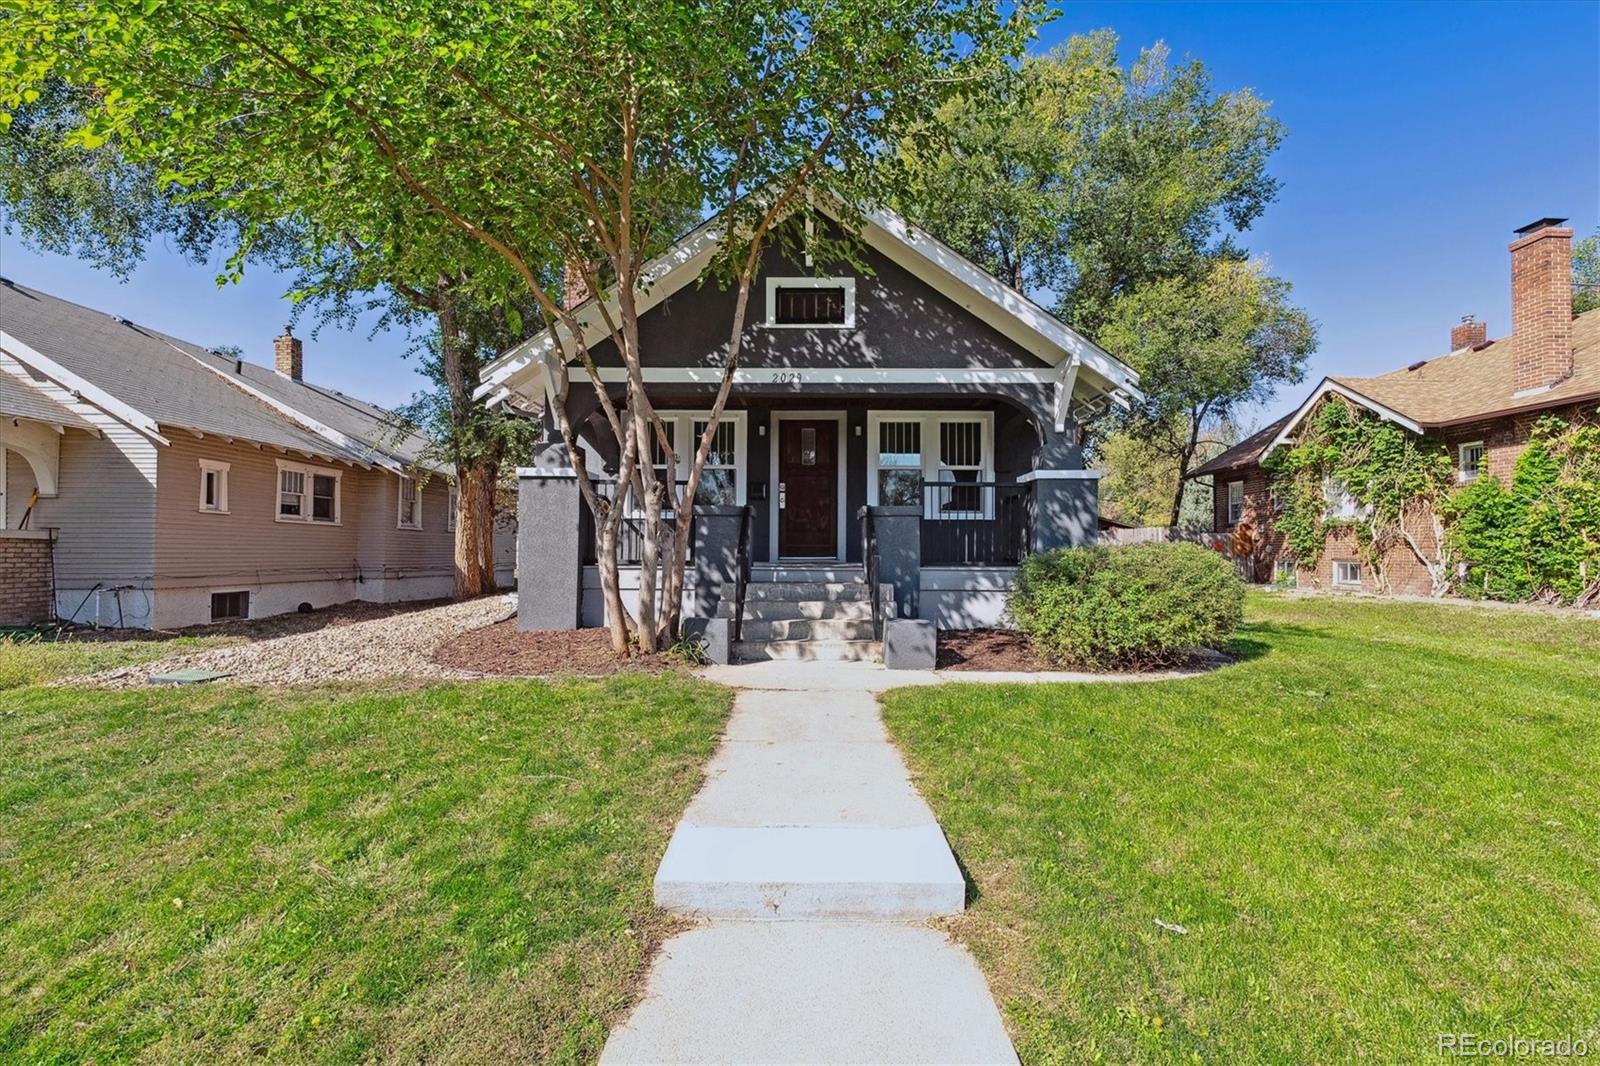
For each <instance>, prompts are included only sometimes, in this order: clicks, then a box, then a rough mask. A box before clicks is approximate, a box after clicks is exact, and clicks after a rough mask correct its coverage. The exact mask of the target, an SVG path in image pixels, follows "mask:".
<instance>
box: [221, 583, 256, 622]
mask: <svg viewBox="0 0 1600 1066" xmlns="http://www.w3.org/2000/svg"><path fill="white" fill-rule="evenodd" d="M249 617H250V593H248V592H245V591H242V590H241V591H239V592H213V593H212V594H211V620H212V621H213V622H225V621H227V620H228V619H230V618H249Z"/></svg>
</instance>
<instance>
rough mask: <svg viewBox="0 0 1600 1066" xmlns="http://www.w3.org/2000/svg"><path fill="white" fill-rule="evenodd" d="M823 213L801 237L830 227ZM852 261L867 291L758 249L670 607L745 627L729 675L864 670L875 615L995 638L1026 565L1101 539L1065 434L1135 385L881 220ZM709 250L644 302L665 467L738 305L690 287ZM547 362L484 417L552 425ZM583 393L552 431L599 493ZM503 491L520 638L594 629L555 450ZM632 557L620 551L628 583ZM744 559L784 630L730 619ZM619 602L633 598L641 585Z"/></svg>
mask: <svg viewBox="0 0 1600 1066" xmlns="http://www.w3.org/2000/svg"><path fill="white" fill-rule="evenodd" d="M817 211H818V215H819V217H818V218H816V219H814V220H813V224H817V225H824V226H826V225H833V224H835V223H834V221H833V220H832V219H831V218H829V217H828V215H827V213H826V210H825V209H823V208H818V209H817ZM793 224H796V225H798V224H799V223H798V222H795V223H793ZM861 239H862V243H863V246H864V247H863V251H862V257H863V259H864V265H865V268H866V269H862V270H859V271H848V272H847V271H839V270H836V271H831V272H830V271H826V270H824V269H823V268H822V265H821V264H814V263H807V262H803V261H802V262H796V261H793V260H791V259H790V258H788V257H787V256H786V255H785V253H784V252H783V251H781V250H780V249H779V248H778V247H776V246H772V247H768V248H767V249H766V250H765V251H764V253H763V254H764V258H763V260H762V263H761V269H760V274H759V277H757V279H756V281H755V284H754V286H753V288H752V292H751V298H750V307H749V314H748V322H749V324H748V326H747V327H746V329H745V331H744V336H743V340H742V344H743V352H742V354H741V357H740V365H739V368H738V369H737V371H736V373H735V377H734V385H733V391H732V396H731V399H730V402H729V404H728V410H727V412H726V414H725V416H724V418H723V420H722V423H721V426H720V428H719V429H718V431H717V433H718V436H717V443H716V447H715V449H714V451H713V454H712V461H711V462H710V463H709V464H708V467H707V471H706V478H705V483H704V484H703V486H702V489H701V493H700V499H699V501H698V502H697V505H696V507H695V513H694V516H693V520H694V522H695V527H696V528H695V538H694V544H693V549H692V552H693V563H692V573H691V576H690V580H689V582H687V584H689V585H690V586H692V587H690V588H688V589H687V590H686V596H685V600H686V602H685V605H684V608H685V617H686V618H700V619H705V618H712V617H716V616H719V615H720V616H721V617H722V618H723V619H725V620H729V621H732V622H733V623H734V629H735V635H736V636H737V635H739V632H740V630H741V627H747V628H743V631H742V635H743V637H744V638H745V639H744V640H743V642H742V645H743V646H742V647H740V648H736V649H733V652H732V653H733V654H744V655H750V656H757V655H780V654H781V655H797V656H806V657H818V656H821V655H824V654H827V655H839V656H871V655H875V654H877V650H878V649H877V646H876V644H875V642H874V638H875V637H877V636H878V634H879V633H880V632H881V618H882V616H884V615H888V616H891V617H906V618H921V619H927V620H930V621H932V622H934V623H936V624H937V625H940V626H947V627H949V626H975V625H988V624H993V623H995V622H998V621H999V620H1000V619H1001V617H1002V614H1003V612H1004V606H1005V594H1006V592H1007V590H1008V589H1009V588H1010V585H1011V579H1012V575H1013V573H1014V571H1015V568H1016V565H1017V563H1018V562H1019V560H1020V559H1021V557H1022V556H1023V555H1025V554H1027V553H1028V552H1030V551H1037V550H1040V549H1045V548H1051V547H1055V546H1057V545H1066V544H1080V543H1088V542H1091V541H1093V540H1095V539H1096V538H1097V537H1098V535H1099V517H1098V487H1097V482H1096V478H1098V476H1099V475H1098V473H1097V472H1096V471H1092V470H1089V469H1086V467H1085V465H1084V461H1083V451H1082V447H1081V441H1080V436H1079V431H1078V425H1079V422H1080V420H1081V419H1082V418H1083V417H1084V416H1086V415H1087V414H1089V413H1091V412H1096V411H1100V410H1104V409H1105V406H1106V405H1107V404H1108V403H1112V402H1118V401H1121V402H1124V403H1126V402H1127V398H1128V397H1130V396H1137V377H1136V375H1135V374H1134V373H1133V371H1131V370H1130V369H1129V368H1128V367H1127V366H1125V365H1124V364H1122V363H1121V362H1119V361H1118V360H1117V359H1115V358H1114V357H1112V356H1111V355H1109V354H1108V353H1106V352H1104V351H1102V350H1101V349H1100V348H1099V347H1097V346H1096V345H1095V344H1094V343H1093V342H1092V341H1090V340H1089V339H1088V338H1086V337H1083V336H1082V335H1080V334H1078V333H1076V332H1075V331H1073V330H1072V329H1070V328H1068V327H1067V326H1066V325H1065V324H1063V323H1062V322H1061V321H1059V320H1058V319H1056V318H1055V317H1053V316H1052V315H1050V314H1049V313H1047V312H1046V311H1044V310H1043V309H1042V308H1040V307H1039V306H1038V305H1036V304H1034V303H1033V302H1031V301H1030V300H1028V299H1027V298H1026V297H1024V296H1023V295H1022V294H1020V293H1019V292H1017V291H1015V290H1014V289H1012V288H1010V287H1008V286H1006V285H1004V284H1002V283H1001V282H1000V281H998V280H996V279H995V278H994V277H992V276H990V275H989V274H987V273H985V272H984V271H983V270H981V269H979V268H978V267H977V266H975V265H974V264H973V263H971V262H970V261H968V260H967V259H965V258H964V257H962V256H961V255H959V254H958V253H956V252H955V251H954V250H953V249H951V248H950V247H948V246H947V245H945V244H943V243H941V242H940V241H938V240H936V239H934V238H933V237H931V236H929V235H928V234H926V233H923V232H921V231H919V230H917V229H916V228H915V227H913V226H912V225H910V224H909V223H907V222H906V221H905V220H904V219H902V218H900V217H899V216H897V215H895V214H893V213H892V212H888V211H874V212H871V213H869V214H868V215H867V216H866V219H865V222H864V225H863V227H862V230H861ZM716 244H717V232H716V228H715V223H714V221H713V222H710V223H707V224H706V225H704V226H702V227H700V228H699V229H698V230H696V231H695V232H693V233H691V234H690V235H689V236H688V237H687V238H685V239H684V240H683V241H682V242H680V243H679V244H678V245H676V246H675V247H673V248H672V249H670V250H669V251H668V252H667V253H666V254H664V255H663V256H662V257H660V259H658V260H657V261H656V262H654V263H653V264H652V265H651V267H650V274H649V278H650V283H649V284H648V285H644V286H641V288H640V292H639V296H638V298H639V300H640V301H641V304H640V306H641V308H642V310H643V314H642V316H641V320H640V331H641V342H640V344H641V351H642V352H643V359H644V367H643V373H644V380H645V384H646V387H647V388H648V389H649V390H650V392H651V394H652V401H653V404H654V406H655V408H656V409H657V410H658V411H660V412H663V413H664V417H665V418H666V420H667V428H668V432H669V433H670V435H671V437H672V439H673V441H674V446H675V447H682V446H683V444H684V443H685V442H688V441H689V440H690V439H691V438H694V437H695V436H696V435H697V434H699V433H700V432H701V431H702V429H703V427H704V424H705V417H706V411H707V409H708V408H709V406H710V403H711V400H712V397H713V396H714V394H715V391H716V388H717V384H718V382H719V380H720V376H721V374H722V370H721V365H722V362H723V357H724V354H725V349H726V345H727V342H728V331H729V329H730V327H731V324H732V321H733V316H732V312H733V304H734V299H735V296H734V293H733V291H732V290H731V289H723V288H720V287H719V286H718V285H717V284H716V283H715V282H712V281H710V280H706V281H704V283H701V282H702V277H701V275H702V272H703V271H704V270H705V268H706V266H707V264H708V261H709V259H710V257H711V254H712V252H713V250H714V249H715V247H716ZM802 258H804V257H802ZM614 298H615V297H614V295H608V296H607V299H608V300H614ZM575 317H576V318H577V320H578V321H579V322H580V323H581V324H582V326H583V329H584V332H585V343H586V344H587V345H588V346H589V347H590V349H591V351H592V352H593V353H594V356H595V360H596V362H597V364H598V366H599V368H600V374H601V377H602V380H603V381H604V382H605V384H606V387H607V389H608V390H609V391H610V393H611V395H612V396H613V397H614V398H615V399H617V400H618V401H619V403H620V401H621V400H622V398H623V396H624V387H623V380H624V378H623V368H622V365H621V361H620V359H619V358H618V356H617V353H616V352H615V350H614V349H613V347H612V345H611V342H610V340H609V335H608V333H607V330H606V328H605V324H604V316H603V315H602V313H601V310H600V308H599V306H598V303H597V301H595V300H589V301H588V302H587V303H584V304H582V305H580V306H578V307H577V308H576V309H575ZM561 343H562V346H563V347H562V350H561V351H557V350H556V349H555V342H553V341H552V340H551V338H550V337H549V335H548V334H541V335H540V336H539V337H538V338H535V339H533V340H531V341H529V342H527V343H525V344H523V345H521V346H519V347H518V348H516V349H513V350H512V351H510V352H508V353H506V354H505V355H504V356H503V357H501V358H500V359H499V360H498V361H496V362H495V363H494V364H493V365H492V366H491V367H490V368H489V369H488V370H487V371H486V374H485V384H484V386H483V388H484V390H485V392H486V394H488V395H490V396H491V397H492V398H493V399H494V400H495V401H497V402H511V403H518V404H523V405H526V406H528V407H530V408H533V409H543V408H544V406H545V405H546V404H550V403H554V402H555V397H554V393H553V391H552V389H551V381H552V372H553V369H554V367H555V365H556V364H555V361H556V360H560V359H568V360H570V359H571V358H572V357H573V351H574V346H573V345H572V342H571V340H570V339H569V338H566V337H565V335H563V339H562V341H561ZM588 380H589V379H588V376H587V374H586V372H585V371H583V370H582V368H581V367H579V368H575V369H574V370H573V371H572V381H573V386H572V388H571V389H570V391H569V399H568V401H567V404H568V406H567V410H568V414H569V416H570V418H571V420H572V423H573V424H574V425H575V426H577V427H579V432H580V438H581V443H582V444H583V446H584V447H585V448H586V449H588V450H590V453H591V455H592V456H593V458H594V459H597V460H598V463H597V464H596V466H597V467H598V468H603V470H604V475H603V476H611V477H614V476H615V474H616V470H617V460H618V448H617V444H616V442H615V439H614V438H613V437H612V434H611V433H610V430H609V427H608V426H607V424H606V423H605V421H604V418H603V416H602V415H601V414H600V413H598V411H597V407H598V400H597V399H596V397H595V395H594V390H593V388H592V387H591V386H590V385H589V384H588ZM546 424H547V425H553V424H554V419H548V420H547V421H546ZM684 454H685V455H686V456H687V454H688V453H687V452H685V453H684ZM655 458H656V460H657V462H658V464H659V463H663V462H664V460H665V455H664V454H657V455H656V456H655ZM518 474H519V486H520V491H521V497H522V500H521V505H520V507H521V510H520V516H519V524H520V527H521V528H520V533H519V537H520V540H521V546H520V550H521V551H523V552H528V553H535V554H537V555H538V556H539V557H540V558H541V559H545V560H548V561H549V563H550V565H548V566H545V567H541V569H540V572H539V573H538V574H537V575H529V574H524V575H523V583H522V585H521V587H520V589H519V597H520V611H519V619H520V624H521V625H522V626H523V627H524V628H529V629H555V628H573V627H576V626H595V625H600V624H602V623H603V621H604V610H603V606H602V600H601V597H600V593H599V582H598V577H597V573H596V570H595V567H594V562H595V552H594V546H593V533H592V530H591V529H590V522H589V519H588V515H587V513H586V512H587V508H586V507H585V505H584V504H583V503H582V500H581V497H580V495H579V489H578V486H577V483H576V478H575V474H574V470H573V468H572V463H571V461H570V459H569V457H568V456H567V454H566V451H565V448H564V447H563V446H562V445H561V444H560V443H559V440H558V439H557V437H556V435H555V434H552V439H551V440H550V442H549V443H547V444H546V445H545V446H544V447H543V450H542V451H541V452H540V454H539V456H538V458H537V459H536V461H535V462H534V464H533V465H532V466H530V467H528V468H525V469H523V470H520V471H519V472H518ZM625 532H626V531H625ZM636 549H637V546H636V545H628V544H625V545H624V552H625V557H624V560H623V561H624V562H625V563H637V561H638V560H637V550H636ZM745 551H747V552H748V555H749V557H750V558H751V559H752V560H753V566H752V571H751V577H750V582H751V583H753V584H766V585H772V586H774V587H772V588H766V589H762V590H760V592H759V596H753V597H752V598H753V599H760V600H762V601H767V600H773V601H779V602H784V603H792V604H794V605H795V606H792V607H787V608H778V607H773V606H771V605H770V604H769V605H767V606H766V607H762V608H757V607H754V606H750V605H746V606H747V612H738V611H737V607H736V605H737V604H738V603H739V602H741V601H742V600H743V596H742V592H743V591H744V590H743V589H742V588H741V584H742V583H741V580H740V578H739V575H738V573H737V570H738V568H737V567H736V565H735V561H736V560H737V559H738V558H739V557H740V556H741V554H743V553H744V552H745ZM869 564H871V565H875V567H876V572H877V574H878V575H879V577H880V579H881V582H883V583H889V584H892V585H893V586H894V589H893V595H892V596H891V597H889V599H888V600H887V601H885V599H884V598H883V597H882V595H881V592H880V590H878V589H864V587H863V584H862V583H863V581H864V573H865V571H866V568H867V566H868V565H869ZM623 578H624V582H625V584H627V583H629V582H631V583H632V586H633V587H635V588H636V586H637V581H638V570H637V567H636V566H633V567H629V568H628V569H627V570H626V571H625V572H624V575H623ZM859 597H866V598H870V599H875V600H876V601H877V606H878V615H879V620H878V621H877V622H873V621H872V620H866V621H865V622H864V621H863V619H862V618H860V617H856V616H855V615H856V613H857V612H858V611H859V610H860V609H861V608H860V607H859V605H852V604H850V603H848V602H837V601H848V600H850V599H852V598H859ZM808 599H809V600H812V601H815V602H808ZM763 612H764V613H765V615H766V616H767V617H757V615H758V614H762V613H763ZM783 613H787V617H784V618H778V617H772V616H775V615H778V614H783ZM780 623H781V624H780ZM868 625H870V626H871V630H870V632H869V631H867V626H868Z"/></svg>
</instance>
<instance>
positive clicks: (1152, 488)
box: [1094, 420, 1243, 529]
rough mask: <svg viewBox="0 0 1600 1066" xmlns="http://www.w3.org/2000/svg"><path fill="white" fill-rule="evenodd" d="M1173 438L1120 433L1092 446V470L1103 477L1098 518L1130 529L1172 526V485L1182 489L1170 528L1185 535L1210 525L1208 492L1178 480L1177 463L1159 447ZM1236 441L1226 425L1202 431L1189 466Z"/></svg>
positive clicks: (1234, 431)
mask: <svg viewBox="0 0 1600 1066" xmlns="http://www.w3.org/2000/svg"><path fill="white" fill-rule="evenodd" d="M1178 436H1181V434H1180V433H1178V432H1175V431H1173V430H1171V429H1167V430H1164V431H1162V432H1159V433H1153V434H1152V433H1148V432H1138V431H1135V430H1134V429H1133V428H1131V427H1124V428H1120V429H1114V430H1112V431H1111V432H1109V433H1107V434H1106V435H1105V436H1104V437H1102V438H1101V439H1100V440H1098V441H1096V442H1095V444H1094V458H1095V465H1096V466H1097V467H1098V468H1099V469H1100V470H1102V471H1104V473H1105V476H1104V477H1102V478H1101V479H1100V513H1101V514H1103V515H1105V516H1106V517H1107V518H1110V519H1113V520H1115V521H1118V522H1126V523H1128V524H1129V525H1134V526H1159V525H1166V524H1173V523H1171V516H1172V486H1173V485H1175V484H1178V485H1182V486H1183V502H1182V504H1181V506H1180V507H1179V511H1178V521H1177V522H1176V523H1175V524H1176V525H1179V526H1182V527H1184V528H1186V529H1208V528H1210V526H1211V524H1212V522H1213V521H1214V514H1213V509H1212V497H1211V492H1210V491H1209V490H1208V489H1207V488H1206V487H1205V486H1204V485H1201V484H1199V483H1197V482H1196V481H1194V480H1192V479H1191V480H1184V479H1182V478H1181V477H1180V476H1179V473H1178V461H1177V459H1176V458H1175V457H1174V456H1173V455H1172V453H1171V451H1170V450H1169V449H1166V448H1163V447H1162V446H1161V445H1160V443H1159V442H1160V441H1161V440H1169V439H1173V438H1176V437H1178ZM1242 436H1243V434H1242V433H1241V432H1240V431H1239V428H1238V427H1237V426H1236V425H1234V424H1233V423H1232V422H1231V421H1228V420H1223V421H1221V422H1218V423H1217V424H1215V425H1209V426H1206V427H1204V428H1203V429H1202V430H1201V435H1200V441H1199V446H1198V447H1197V448H1196V450H1195V455H1194V462H1193V465H1195V466H1198V465H1200V464H1202V463H1205V462H1207V461H1209V460H1211V459H1213V458H1215V457H1216V456H1218V455H1221V454H1222V452H1223V451H1224V450H1226V449H1227V448H1229V447H1231V446H1232V445H1233V444H1235V443H1237V442H1238V440H1239V439H1240V438H1241V437H1242Z"/></svg>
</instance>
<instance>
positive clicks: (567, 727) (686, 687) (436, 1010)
mask: <svg viewBox="0 0 1600 1066" xmlns="http://www.w3.org/2000/svg"><path fill="white" fill-rule="evenodd" d="M98 650H99V649H96V651H98ZM77 668H78V667H74V669H77ZM728 702H729V697H728V694H727V692H726V690H723V689H720V688H717V687H714V686H710V685H706V684H704V683H700V682H696V681H692V680H689V679H685V678H681V677H664V678H642V677H618V678H613V679H609V680H606V681H603V682H569V683H551V684H546V683H540V682H519V683H504V684H501V683H484V684H471V685H439V686H434V687H428V688H414V689H393V688H390V689H369V690H349V689H323V690H302V691H296V692H281V693H275V692H268V691H262V690H255V689H248V688H239V687H219V688H205V689H199V690H194V689H190V690H183V691H173V690H137V691H130V692H88V691H83V690H73V689H43V688H25V689H18V690H13V691H11V692H9V693H5V694H0V751H3V752H4V753H5V757H4V759H3V760H0V1060H3V1061H26V1062H80V1061H89V1060H93V1061H96V1062H101V1063H105V1062H115V1061H127V1060H134V1059H139V1060H145V1061H163V1062H165V1061H172V1062H185V1061H187V1062H207V1063H212V1062H221V1063H228V1062H242V1061H313V1062H364V1061H372V1060H384V1061H422V1060H432V1061H450V1062H489V1061H493V1062H501V1061H506V1060H511V1059H521V1060H529V1059H536V1060H540V1061H556V1062H578V1061H592V1060H593V1059H594V1058H595V1056H596V1055H597V1054H598V1052H599V1050H600V1047H601V1044H602V1042H603V1040H604V1036H605V1030H606V1026H607V1024H608V1023H609V1022H610V1021H612V1020H613V1019H615V1018H616V1017H617V1015H618V1014H619V1013H620V1012H621V1011H622V1010H624V1009H625V1008H626V1006H627V1003H628V1001H629V997H630V996H631V995H632V993H633V989H634V987H635V982H636V981H637V980H638V978H639V977H640V976H641V974H642V969H643V966H644V964H645V962H646V960H647V958H648V954H649V952H650V951H651V949H652V947H653V945H654V944H655V943H656V942H657V941H658V940H659V938H660V937H661V936H662V935H663V933H664V932H665V929H664V926H663V921H664V919H663V918H661V917H660V916H659V914H658V913H657V912H656V911H654V909H653V908H652V905H651V900H650V882H651V877H652V875H653V874H654V871H655V866H656V864H657V862H658V861H659V859H660V856H661V853H662V852H663V851H664V850H665V846H666V841H667V836H668V834H669V833H670V830H671V826H672V823H673V821H674V820H675V818H676V817H677V815H678V814H679V813H680V812H681V810H682V808H683V807H684V805H685V804H686V803H687V801H688V799H689V797H690V795H691V794H692V792H693V791H694V789H695V787H696V786H697V784H698V782H699V777H700V767H701V765H702V763H703V762H704V760H705V759H706V758H707V756H708V755H709V754H710V752H711V749H712V747H713V743H714V740H715V736H716V734H717V732H718V731H719V730H720V727H721V724H722V722H723V721H724V718H725V716H726V713H727V709H728Z"/></svg>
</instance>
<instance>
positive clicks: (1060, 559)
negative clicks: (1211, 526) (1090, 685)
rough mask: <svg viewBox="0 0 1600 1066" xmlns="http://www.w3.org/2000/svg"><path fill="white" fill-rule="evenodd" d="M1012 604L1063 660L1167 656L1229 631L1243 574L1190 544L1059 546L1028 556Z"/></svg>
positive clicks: (1022, 623)
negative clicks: (1240, 575)
mask: <svg viewBox="0 0 1600 1066" xmlns="http://www.w3.org/2000/svg"><path fill="white" fill-rule="evenodd" d="M1011 614H1012V617H1014V618H1015V619H1016V620H1017V625H1018V627H1019V628H1020V629H1021V630H1022V632H1023V633H1025V634H1027V636H1028V638H1029V639H1030V640H1031V641H1032V642H1033V644H1034V646H1035V647H1036V648H1038V649H1039V650H1040V651H1041V652H1042V653H1044V654H1045V655H1048V656H1050V657H1051V658H1052V659H1055V660H1056V661H1058V662H1061V663H1063V664H1066V665H1070V666H1081V667H1090V668H1097V669H1103V668H1111V667H1147V666H1163V665H1169V664H1171V663H1174V662H1177V661H1179V660H1181V659H1182V658H1183V657H1184V656H1185V655H1186V654H1187V653H1188V652H1190V651H1192V650H1194V649H1196V648H1216V647H1219V646H1220V645H1221V644H1222V643H1223V642H1224V641H1226V640H1227V639H1228V637H1229V636H1231V635H1232V633H1233V631H1234V630H1235V629H1237V628H1238V626H1239V623H1240V622H1241V621H1242V620H1243V617H1244V582H1242V581H1241V580H1239V577H1238V575H1237V574H1235V573H1234V570H1233V567H1232V565H1231V564H1230V563H1229V562H1228V561H1227V560H1226V559H1223V558H1222V557H1221V556H1219V555H1217V554H1216V553H1215V552H1210V551H1207V550H1206V549H1204V548H1201V547H1199V546H1198V545H1194V544H1138V545H1132V546H1129V547H1126V548H1101V547H1094V548H1063V549H1059V550H1057V551H1052V552H1045V553H1043V554H1040V555H1034V556H1030V557H1029V558H1028V559H1027V560H1026V561H1025V562H1024V563H1023V564H1022V568H1021V571H1020V572H1019V573H1018V575H1017V583H1016V587H1015V588H1014V589H1013V591H1012V593H1011Z"/></svg>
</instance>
